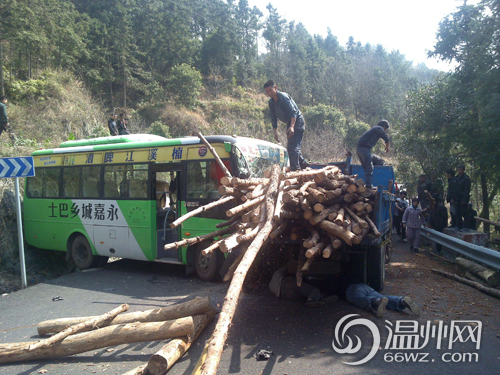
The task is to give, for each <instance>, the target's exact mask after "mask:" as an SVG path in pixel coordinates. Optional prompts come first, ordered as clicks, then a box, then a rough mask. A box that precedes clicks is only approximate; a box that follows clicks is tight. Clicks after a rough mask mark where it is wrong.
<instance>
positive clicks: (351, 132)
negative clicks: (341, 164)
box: [345, 120, 370, 150]
mask: <svg viewBox="0 0 500 375" xmlns="http://www.w3.org/2000/svg"><path fill="white" fill-rule="evenodd" d="M368 130H370V125H368V124H367V123H365V122H362V121H356V120H351V121H347V124H346V131H345V144H346V146H347V148H348V149H349V150H354V149H355V148H356V146H357V144H358V141H359V138H360V137H361V136H362V135H363V134H364V133H365V132H366V131H368Z"/></svg>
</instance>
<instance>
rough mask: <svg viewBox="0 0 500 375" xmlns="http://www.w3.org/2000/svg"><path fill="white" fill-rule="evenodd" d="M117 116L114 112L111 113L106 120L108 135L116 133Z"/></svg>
mask: <svg viewBox="0 0 500 375" xmlns="http://www.w3.org/2000/svg"><path fill="white" fill-rule="evenodd" d="M117 117H118V116H117V115H116V114H115V113H112V114H111V115H110V116H109V120H108V128H109V134H110V135H118V129H117V128H116V118H117Z"/></svg>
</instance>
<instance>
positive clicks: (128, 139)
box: [31, 134, 285, 156]
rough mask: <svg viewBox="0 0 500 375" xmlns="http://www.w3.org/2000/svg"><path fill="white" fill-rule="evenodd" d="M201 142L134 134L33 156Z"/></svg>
mask: <svg viewBox="0 0 500 375" xmlns="http://www.w3.org/2000/svg"><path fill="white" fill-rule="evenodd" d="M205 138H206V139H207V141H208V142H210V143H228V144H234V143H236V144H237V143H244V144H248V143H254V144H255V143H258V144H262V145H266V146H268V147H276V148H279V149H283V150H285V148H284V147H282V146H280V145H277V144H275V143H271V142H267V141H263V140H261V139H255V138H247V137H237V136H236V137H234V136H233V137H231V136H227V135H211V136H206V137H205ZM200 143H201V140H200V139H199V138H198V137H183V138H172V139H169V138H164V137H160V136H158V135H152V134H132V135H123V136H108V137H100V138H91V139H80V140H76V141H67V142H63V143H61V144H60V145H59V148H54V149H44V150H38V151H35V152H33V153H32V154H31V155H33V156H38V155H52V154H66V153H74V152H93V151H106V150H122V149H130V148H141V147H161V146H184V145H196V144H200Z"/></svg>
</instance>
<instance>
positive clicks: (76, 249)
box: [71, 235, 94, 270]
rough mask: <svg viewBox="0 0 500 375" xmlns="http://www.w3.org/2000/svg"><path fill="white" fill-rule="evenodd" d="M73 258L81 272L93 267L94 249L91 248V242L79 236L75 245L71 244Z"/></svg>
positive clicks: (74, 241) (74, 242)
mask: <svg viewBox="0 0 500 375" xmlns="http://www.w3.org/2000/svg"><path fill="white" fill-rule="evenodd" d="M71 257H72V258H73V262H74V263H75V266H77V267H78V268H79V269H81V270H86V269H89V268H91V267H92V262H93V261H94V255H93V254H92V248H91V247H90V244H89V241H87V239H86V238H85V237H84V236H82V235H79V236H77V237H76V238H75V239H74V240H73V243H72V244H71Z"/></svg>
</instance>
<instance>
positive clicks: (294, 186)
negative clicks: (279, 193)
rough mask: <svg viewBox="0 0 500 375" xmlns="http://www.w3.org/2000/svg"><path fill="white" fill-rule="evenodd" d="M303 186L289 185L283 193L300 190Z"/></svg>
mask: <svg viewBox="0 0 500 375" xmlns="http://www.w3.org/2000/svg"><path fill="white" fill-rule="evenodd" d="M300 186H301V185H288V186H285V187H284V188H283V192H284V193H286V192H287V191H290V190H297V191H298V190H299V189H300Z"/></svg>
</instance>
